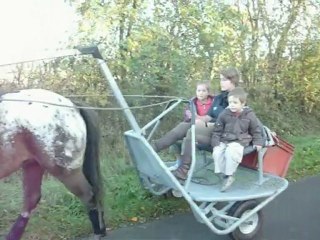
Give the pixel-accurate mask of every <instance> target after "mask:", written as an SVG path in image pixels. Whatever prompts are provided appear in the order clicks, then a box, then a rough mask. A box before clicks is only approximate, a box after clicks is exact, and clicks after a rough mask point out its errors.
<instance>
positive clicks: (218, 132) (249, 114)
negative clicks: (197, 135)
mask: <svg viewBox="0 0 320 240" xmlns="http://www.w3.org/2000/svg"><path fill="white" fill-rule="evenodd" d="M220 142H224V143H229V142H238V143H240V144H241V145H243V146H244V147H245V146H248V145H249V144H250V143H251V142H252V144H253V145H260V146H263V143H264V140H263V137H262V129H261V124H260V121H259V120H258V118H257V117H256V115H255V114H254V112H253V111H252V110H251V109H250V108H249V107H245V108H244V109H243V111H242V112H241V113H240V115H238V116H236V115H235V114H234V113H233V112H231V111H230V109H229V108H227V109H225V110H224V111H223V112H222V113H221V114H220V115H219V117H218V119H217V121H216V124H215V126H214V129H213V133H212V138H211V146H212V147H215V146H218V145H219V144H220Z"/></svg>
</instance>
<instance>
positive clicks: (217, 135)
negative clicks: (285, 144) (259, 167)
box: [211, 87, 263, 192]
mask: <svg viewBox="0 0 320 240" xmlns="http://www.w3.org/2000/svg"><path fill="white" fill-rule="evenodd" d="M246 100H247V94H246V92H245V91H244V90H243V89H242V88H240V87H236V88H234V89H233V90H232V91H231V92H229V95H228V102H229V106H228V108H226V109H225V110H224V111H223V112H222V113H221V114H220V115H219V117H218V119H217V121H216V124H215V126H214V129H213V134H212V139H211V146H212V147H213V153H212V156H213V160H214V165H215V173H217V174H220V175H222V177H223V179H224V182H223V184H222V188H221V191H222V192H224V191H226V190H227V189H228V188H229V187H230V186H231V185H232V183H233V182H234V180H235V179H234V176H233V175H234V173H235V171H236V170H237V168H238V165H239V163H240V162H241V160H242V157H243V150H244V147H246V146H248V145H249V144H251V142H252V144H253V145H254V146H255V148H256V149H257V150H260V149H261V147H262V145H263V138H262V133H261V126H260V122H259V120H258V118H257V117H256V115H255V114H254V112H253V111H252V109H250V108H249V107H246V106H245V104H246Z"/></svg>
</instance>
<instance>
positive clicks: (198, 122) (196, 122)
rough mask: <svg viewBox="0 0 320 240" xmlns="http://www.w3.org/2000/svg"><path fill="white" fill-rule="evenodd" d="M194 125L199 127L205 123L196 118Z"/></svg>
mask: <svg viewBox="0 0 320 240" xmlns="http://www.w3.org/2000/svg"><path fill="white" fill-rule="evenodd" d="M195 124H196V125H198V126H199V125H205V124H206V123H205V122H204V121H203V120H201V119H199V118H197V119H196V121H195Z"/></svg>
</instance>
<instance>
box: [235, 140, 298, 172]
mask: <svg viewBox="0 0 320 240" xmlns="http://www.w3.org/2000/svg"><path fill="white" fill-rule="evenodd" d="M274 141H275V145H274V146H271V147H268V148H267V151H266V153H265V155H264V157H263V171H264V172H266V173H272V174H274V175H277V176H280V177H285V176H286V174H287V171H288V168H289V165H290V162H291V160H292V157H293V152H294V146H293V145H291V144H289V143H288V142H286V141H284V140H283V139H281V138H279V137H275V138H274ZM257 163H258V154H257V153H256V152H254V153H251V154H249V155H247V156H245V157H244V158H243V160H242V162H241V165H243V166H245V167H248V168H253V169H257Z"/></svg>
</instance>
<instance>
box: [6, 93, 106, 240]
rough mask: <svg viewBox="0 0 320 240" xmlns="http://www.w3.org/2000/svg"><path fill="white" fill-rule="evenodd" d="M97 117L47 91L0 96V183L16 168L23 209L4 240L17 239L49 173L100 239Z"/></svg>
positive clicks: (102, 224) (103, 230)
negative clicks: (72, 197)
mask: <svg viewBox="0 0 320 240" xmlns="http://www.w3.org/2000/svg"><path fill="white" fill-rule="evenodd" d="M99 141H100V136H99V126H98V116H97V114H96V113H95V112H94V111H93V110H90V109H88V108H85V107H83V105H81V104H79V103H74V102H72V101H71V100H70V99H68V98H65V97H63V96H61V95H59V94H57V93H54V92H52V91H48V90H43V89H26V90H20V91H17V92H11V93H4V94H2V95H1V96H0V179H3V178H5V177H7V176H9V175H10V174H12V173H13V172H15V171H17V170H19V169H20V168H21V169H22V181H23V207H22V211H21V213H20V215H19V216H18V218H17V219H16V221H15V223H14V224H13V225H12V226H11V228H10V230H9V233H8V234H7V236H6V240H19V239H21V237H22V235H23V233H24V231H25V228H26V226H27V224H28V221H29V219H30V217H31V214H32V211H33V210H35V209H36V207H37V204H38V203H39V201H40V198H41V182H42V180H43V175H44V173H49V174H50V175H52V176H54V177H55V178H56V179H58V180H59V181H61V182H62V183H63V184H64V186H65V187H66V188H67V189H68V190H69V191H70V192H71V193H73V194H74V195H75V196H76V197H78V198H79V199H80V200H81V201H82V202H83V203H84V205H85V206H86V208H87V211H88V217H89V219H90V222H91V225H92V228H93V233H94V238H95V239H100V238H101V237H102V236H104V235H106V225H105V221H104V216H103V191H102V190H103V188H102V178H101V172H100V163H99Z"/></svg>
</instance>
